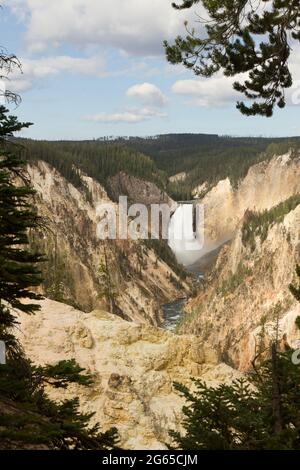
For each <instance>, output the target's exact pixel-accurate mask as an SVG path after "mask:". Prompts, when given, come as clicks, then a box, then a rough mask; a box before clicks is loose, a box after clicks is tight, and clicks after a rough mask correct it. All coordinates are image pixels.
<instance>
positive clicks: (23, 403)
mask: <svg viewBox="0 0 300 470" xmlns="http://www.w3.org/2000/svg"><path fill="white" fill-rule="evenodd" d="M29 126H30V123H20V122H18V120H17V118H16V117H13V116H9V115H8V110H7V109H6V108H5V107H3V106H1V107H0V340H1V341H4V342H5V344H6V347H7V363H6V364H2V365H0V402H1V403H2V405H3V403H4V404H5V403H6V404H7V405H8V408H9V407H12V408H14V410H15V412H14V413H13V414H11V413H9V412H6V407H5V406H1V412H0V444H1V446H2V445H4V447H5V448H7V447H11V446H13V447H17V448H19V447H22V446H24V445H26V444H30V445H40V444H45V445H47V446H48V447H49V448H55V449H98V450H99V449H111V448H113V447H115V446H116V443H117V438H118V436H117V431H116V429H111V430H109V431H107V432H105V433H101V432H100V430H99V425H97V424H96V425H94V426H91V418H92V417H93V415H92V414H84V413H81V412H80V411H79V401H78V399H73V400H65V401H63V402H62V403H55V402H53V401H52V400H50V399H49V397H48V396H47V394H46V392H45V387H46V385H47V386H48V387H49V386H52V387H55V388H65V387H67V386H68V384H69V383H74V382H75V383H78V384H79V385H81V386H89V385H90V384H91V382H92V377H89V376H87V375H84V374H83V369H82V368H80V367H79V366H78V364H76V362H75V361H64V360H62V361H60V362H59V363H58V364H56V365H51V366H50V365H49V366H46V367H35V366H33V365H32V364H31V363H30V362H29V360H28V359H27V358H26V357H25V355H24V353H23V351H22V348H21V347H20V345H19V343H18V341H17V340H16V338H15V336H14V334H13V327H14V326H15V325H16V323H17V320H16V315H15V309H19V310H21V311H23V312H25V313H28V314H32V313H35V312H37V311H38V310H39V306H38V304H37V303H33V302H30V301H37V300H39V299H40V298H41V296H40V295H38V294H37V293H35V292H33V290H32V288H33V287H38V286H39V285H40V283H41V280H42V279H41V274H40V271H39V269H38V267H37V266H38V264H39V263H40V262H41V261H42V260H43V257H42V256H41V255H40V254H38V253H34V252H31V250H30V248H29V239H28V232H29V230H33V229H35V228H37V227H38V225H39V221H40V219H39V217H38V215H37V212H36V210H35V208H34V206H33V199H32V198H33V196H34V191H33V189H32V188H31V187H30V184H29V182H28V181H27V179H26V173H25V160H24V159H23V158H22V147H20V146H19V145H17V144H16V143H15V141H14V140H13V135H14V132H16V131H20V130H21V129H23V128H27V127H29ZM25 299H29V302H26V301H25ZM29 410H30V411H29ZM1 446H0V447H1Z"/></svg>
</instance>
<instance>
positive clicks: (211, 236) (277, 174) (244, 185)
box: [194, 152, 300, 253]
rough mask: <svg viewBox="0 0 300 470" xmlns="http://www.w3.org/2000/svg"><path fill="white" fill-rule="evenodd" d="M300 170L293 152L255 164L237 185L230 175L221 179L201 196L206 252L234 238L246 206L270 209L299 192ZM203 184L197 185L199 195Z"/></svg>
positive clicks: (299, 157)
mask: <svg viewBox="0 0 300 470" xmlns="http://www.w3.org/2000/svg"><path fill="white" fill-rule="evenodd" d="M299 174H300V156H299V154H297V153H296V154H295V153H294V152H290V153H288V154H286V155H282V156H275V157H274V158H272V159H271V160H270V161H263V162H261V163H258V164H257V165H254V166H252V167H251V168H250V169H249V171H248V174H247V176H246V177H245V178H244V179H243V180H242V181H241V182H240V183H239V185H238V187H237V188H234V187H233V186H232V184H231V182H230V179H229V178H227V179H226V180H222V181H220V182H219V183H218V184H217V185H216V186H215V187H213V188H212V189H211V190H210V191H209V192H208V193H207V194H206V195H205V197H204V198H203V199H202V200H201V204H203V205H204V210H205V247H204V250H203V253H206V252H207V251H210V250H213V249H215V248H216V247H217V246H220V245H221V244H222V243H224V242H225V241H226V240H229V239H231V238H232V237H233V236H234V234H235V232H236V230H237V227H238V226H239V224H240V223H241V220H242V219H243V217H244V214H245V212H246V211H247V210H256V211H263V210H265V209H270V208H271V207H274V206H276V205H277V204H279V203H280V202H282V201H285V200H286V199H288V198H289V197H290V196H292V195H293V194H296V193H299V192H300V178H299ZM201 188H202V187H200V189H199V188H196V189H195V192H194V194H195V195H196V196H198V197H199V191H200V190H201ZM202 189H203V188H202ZM200 193H201V191H200Z"/></svg>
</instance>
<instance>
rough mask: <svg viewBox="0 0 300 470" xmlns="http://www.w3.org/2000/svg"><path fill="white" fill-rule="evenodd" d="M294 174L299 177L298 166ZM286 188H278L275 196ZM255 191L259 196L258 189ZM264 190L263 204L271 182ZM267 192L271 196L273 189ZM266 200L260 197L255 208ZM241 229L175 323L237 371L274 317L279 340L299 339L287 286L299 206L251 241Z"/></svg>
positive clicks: (296, 251) (299, 248)
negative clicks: (212, 349)
mask: <svg viewBox="0 0 300 470" xmlns="http://www.w3.org/2000/svg"><path fill="white" fill-rule="evenodd" d="M277 162H279V163H280V162H281V163H280V165H282V167H283V168H284V167H285V166H286V165H288V163H287V160H284V159H282V158H281V159H278V160H277ZM275 164H276V161H274V162H273V163H271V166H273V165H275ZM287 171H288V173H290V174H291V175H292V174H293V172H294V171H296V168H295V166H294V162H291V163H290V167H288V170H287ZM297 174H298V177H299V170H298V173H297ZM274 178H275V175H274ZM276 181H278V179H276V178H275V182H276ZM292 181H294V180H292ZM291 184H292V182H291ZM291 187H292V188H293V186H290V187H287V188H282V190H281V194H280V196H276V199H275V200H276V201H277V200H278V198H279V197H281V196H283V194H284V193H285V194H286V193H287V192H288V191H289V190H290V188H291ZM294 188H295V186H294ZM279 189H280V187H279V188H278V190H279ZM264 191H265V190H264ZM257 192H258V193H260V194H262V190H260V189H259V187H258V188H257ZM253 193H255V188H253ZM270 194H271V198H270V202H269V203H268V204H269V205H270V204H271V201H272V186H271V188H270ZM273 195H274V198H275V190H274V193H273ZM253 197H254V198H256V196H253ZM267 201H268V199H267V197H266V198H265V201H261V206H260V207H263V205H264V204H265V205H266V204H267ZM273 201H274V199H273ZM243 233H244V232H243V229H242V227H240V228H239V229H238V231H237V233H236V235H235V237H234V239H233V241H232V243H231V244H230V245H229V246H226V247H224V248H223V250H222V251H221V253H220V255H219V259H218V262H217V265H216V267H215V269H214V271H213V272H212V273H211V275H210V278H209V279H207V282H206V283H205V284H204V286H203V288H202V290H201V292H200V293H199V295H198V296H197V297H196V298H194V299H192V300H190V302H189V304H188V307H187V314H186V315H185V317H184V320H183V323H182V325H181V331H182V332H185V333H187V332H189V333H195V334H197V335H199V336H200V339H202V341H203V342H206V343H207V344H210V345H211V346H212V347H215V348H217V350H218V351H219V354H220V355H221V357H223V358H224V359H226V361H229V362H230V363H231V364H233V365H234V366H236V367H238V368H240V369H241V370H245V369H248V368H249V366H250V362H251V360H252V359H253V357H254V355H255V351H256V350H257V348H258V347H259V342H260V341H267V342H268V341H269V340H270V339H271V337H272V335H273V336H274V327H275V324H276V323H277V318H279V335H280V338H281V339H282V340H283V341H287V342H288V343H289V344H291V343H292V342H293V341H295V340H296V339H297V338H298V337H299V332H298V331H297V329H296V327H295V325H294V323H293V322H294V320H295V318H296V317H297V315H299V314H300V310H299V306H298V305H297V304H296V302H295V300H294V299H293V297H292V295H291V294H290V292H289V289H288V286H289V284H290V283H291V282H293V281H295V277H294V276H295V266H296V263H297V262H298V263H299V261H300V204H299V205H298V206H297V207H296V208H295V209H294V210H291V211H290V212H289V213H288V214H286V215H285V217H282V220H278V221H275V222H274V223H272V222H271V223H269V224H268V225H267V229H266V230H265V231H264V235H263V236H261V235H257V236H255V237H253V240H252V242H251V243H250V242H249V241H247V240H245V239H244V237H243ZM262 332H263V333H264V335H265V336H266V338H264V339H262ZM272 332H273V333H272Z"/></svg>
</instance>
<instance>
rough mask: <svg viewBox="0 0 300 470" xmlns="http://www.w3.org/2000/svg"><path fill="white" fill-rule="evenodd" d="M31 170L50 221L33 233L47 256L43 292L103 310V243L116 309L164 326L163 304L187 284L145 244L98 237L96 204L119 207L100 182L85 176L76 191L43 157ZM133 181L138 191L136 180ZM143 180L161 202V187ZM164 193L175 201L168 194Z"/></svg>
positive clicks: (40, 208)
mask: <svg viewBox="0 0 300 470" xmlns="http://www.w3.org/2000/svg"><path fill="white" fill-rule="evenodd" d="M28 174H29V177H30V181H31V184H32V186H33V188H34V189H35V191H36V196H35V204H36V206H37V209H38V213H39V215H40V216H42V217H43V218H44V220H45V222H46V227H45V230H42V231H37V233H31V238H32V243H33V244H34V246H35V247H37V249H38V250H39V251H41V252H42V253H45V254H46V258H47V260H48V261H47V263H43V267H42V269H43V277H44V279H45V283H44V285H43V292H42V293H43V294H45V295H46V296H47V297H50V298H53V299H55V300H60V301H64V302H66V303H70V304H71V305H75V306H77V307H78V308H79V309H81V310H84V311H91V310H93V309H95V308H98V307H99V308H104V309H105V308H106V307H107V305H106V304H105V301H104V300H103V295H101V292H102V291H103V288H101V282H100V277H99V266H100V265H101V263H104V262H105V259H104V246H105V250H106V254H107V259H108V260H109V266H110V273H111V277H112V282H113V284H114V286H115V291H116V294H117V297H116V306H117V309H116V310H117V313H118V314H119V315H121V316H123V318H126V319H128V320H133V321H136V322H138V323H148V324H152V325H159V324H161V322H162V311H161V305H162V304H164V303H167V302H170V301H172V300H173V299H174V298H178V297H183V296H186V295H187V293H188V292H189V286H188V285H187V284H186V283H185V282H182V281H181V280H180V279H179V277H178V275H177V274H176V273H175V272H174V271H173V270H172V268H171V267H170V266H169V265H167V264H166V263H165V262H164V261H163V260H162V259H161V258H160V257H159V256H158V255H157V254H156V253H155V252H154V250H153V249H150V248H149V249H148V248H147V247H146V246H144V245H143V243H142V242H140V241H131V240H112V241H110V243H105V244H104V242H103V241H102V240H99V239H98V237H97V221H99V220H98V218H97V212H96V209H97V207H98V206H99V205H101V204H112V205H113V206H114V207H115V206H116V204H115V203H113V202H112V201H111V200H110V198H109V197H108V195H107V193H106V191H105V189H104V188H103V187H102V186H101V185H100V184H99V182H97V181H96V180H94V179H93V178H90V177H87V176H85V175H81V178H82V180H83V182H84V184H85V187H83V188H81V189H78V188H77V187H75V186H74V185H72V184H71V183H70V182H69V181H67V180H66V179H65V178H64V177H63V176H62V175H61V174H60V173H59V172H58V171H57V170H55V169H54V168H53V167H51V166H50V165H49V164H47V163H45V162H43V161H36V162H34V163H31V164H30V165H28ZM129 181H130V182H131V183H132V181H131V180H130V179H129ZM126 182H127V183H128V179H126ZM134 183H135V184H132V185H133V187H134V188H135V190H136V193H135V194H136V195H137V194H138V191H139V188H138V187H137V179H135V180H134ZM128 184H129V183H128ZM140 184H141V188H142V189H143V190H142V189H141V192H142V194H143V198H144V200H146V199H147V197H148V200H149V201H152V200H155V201H157V202H159V197H160V194H161V191H160V190H159V189H158V188H157V187H156V186H155V185H154V184H153V183H151V184H150V183H149V184H148V183H146V182H144V183H143V184H142V183H140ZM162 197H163V201H167V202H168V204H174V202H173V201H172V200H171V199H170V198H168V197H167V196H166V195H163V196H162Z"/></svg>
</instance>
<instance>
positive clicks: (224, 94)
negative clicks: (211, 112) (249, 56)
mask: <svg viewBox="0 0 300 470" xmlns="http://www.w3.org/2000/svg"><path fill="white" fill-rule="evenodd" d="M236 80H237V77H235V78H234V79H232V78H227V77H213V78H209V79H198V80H197V79H196V80H178V81H177V82H175V83H174V85H173V86H172V92H173V93H175V94H177V95H183V96H187V97H188V98H189V101H188V104H191V105H194V106H200V107H209V106H224V105H226V104H229V103H232V102H234V101H236V100H237V99H238V98H239V97H240V96H241V95H240V94H239V93H237V92H236V91H235V90H234V89H233V87H232V86H233V82H234V81H236Z"/></svg>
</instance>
